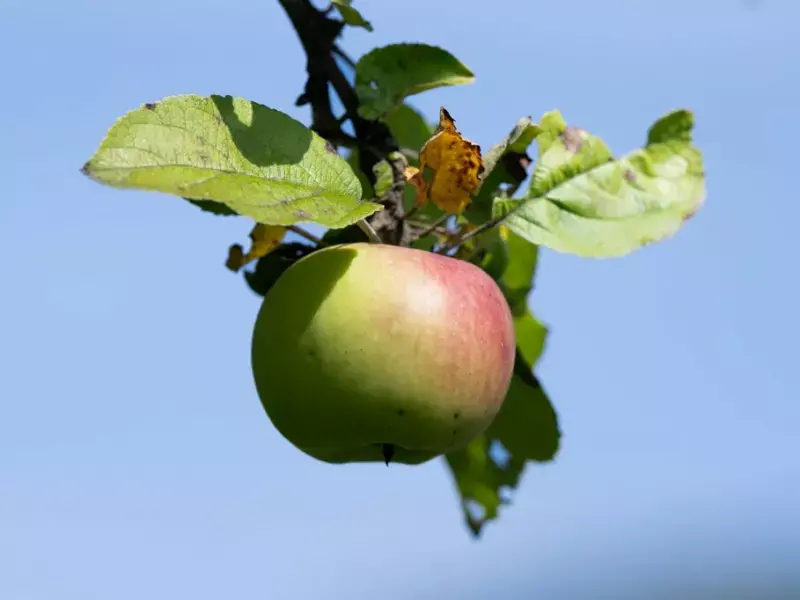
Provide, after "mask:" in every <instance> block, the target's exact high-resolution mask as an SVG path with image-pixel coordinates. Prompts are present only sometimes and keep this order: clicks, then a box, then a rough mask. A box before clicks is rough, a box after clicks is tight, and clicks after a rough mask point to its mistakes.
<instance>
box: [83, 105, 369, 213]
mask: <svg viewBox="0 0 800 600" xmlns="http://www.w3.org/2000/svg"><path fill="white" fill-rule="evenodd" d="M83 172H84V173H85V174H86V175H88V176H89V177H91V178H92V179H94V180H95V181H98V182H100V183H103V184H106V185H109V186H112V187H117V188H134V189H140V190H151V191H158V192H164V193H167V194H174V195H176V196H181V197H184V198H188V199H190V200H206V201H207V200H214V201H216V202H221V203H223V204H225V205H226V206H228V207H229V208H230V209H231V210H233V211H235V212H236V213H238V214H241V215H245V216H248V217H251V218H253V219H255V220H256V221H258V222H260V223H266V224H272V225H292V224H294V223H297V222H299V221H314V222H317V223H319V224H321V225H324V226H326V227H344V226H345V225H349V224H351V223H355V222H356V221H358V220H359V219H362V218H364V217H366V216H369V215H371V214H372V213H374V212H376V211H378V210H380V209H381V206H380V205H378V204H374V203H371V202H362V200H361V186H360V184H359V182H358V178H357V177H356V175H355V173H353V171H352V169H350V167H349V166H348V165H347V163H346V162H345V160H344V159H343V158H341V157H340V156H339V155H338V154H337V153H336V151H335V150H333V148H332V147H330V145H328V144H327V143H326V141H325V140H324V139H323V138H321V137H320V136H319V135H317V134H316V133H314V132H312V131H311V130H310V129H308V128H307V127H305V126H304V125H303V124H302V123H300V122H299V121H296V120H294V119H292V118H291V117H289V116H288V115H286V114H284V113H282V112H279V111H277V110H273V109H271V108H267V107H266V106H262V105H260V104H256V103H253V102H249V101H247V100H243V99H240V98H232V97H231V96H211V97H210V98H205V97H201V96H193V95H188V96H172V97H169V98H167V99H165V100H163V101H162V102H159V103H156V104H147V105H144V106H142V107H141V108H139V109H137V110H134V111H131V112H129V113H128V114H126V115H125V116H123V117H122V118H121V119H119V120H118V121H117V122H116V123H115V124H114V125H113V126H112V128H111V129H110V131H109V132H108V135H107V136H106V138H105V139H104V140H103V142H102V143H101V144H100V147H99V149H98V150H97V152H96V153H95V154H94V156H93V157H92V158H91V159H90V160H89V162H87V163H86V165H85V166H84V168H83Z"/></svg>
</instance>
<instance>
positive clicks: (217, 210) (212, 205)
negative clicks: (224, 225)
mask: <svg viewBox="0 0 800 600" xmlns="http://www.w3.org/2000/svg"><path fill="white" fill-rule="evenodd" d="M185 200H188V201H189V202H191V203H192V204H194V205H195V206H196V207H198V208H199V209H200V210H202V211H203V212H208V213H212V214H214V215H219V216H224V217H232V216H234V215H238V214H239V213H237V212H236V211H235V210H231V209H230V208H228V207H227V206H226V205H225V204H222V202H214V201H213V200H192V199H191V198H185Z"/></svg>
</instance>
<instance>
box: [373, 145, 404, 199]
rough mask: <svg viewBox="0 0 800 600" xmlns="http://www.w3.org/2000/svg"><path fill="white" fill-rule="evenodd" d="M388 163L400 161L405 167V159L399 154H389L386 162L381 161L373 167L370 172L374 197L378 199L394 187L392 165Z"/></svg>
mask: <svg viewBox="0 0 800 600" xmlns="http://www.w3.org/2000/svg"><path fill="white" fill-rule="evenodd" d="M389 161H400V162H401V163H402V164H403V165H407V164H408V161H407V160H406V157H405V156H404V155H403V154H402V153H400V152H391V153H389V156H388V160H381V161H379V162H378V163H377V164H375V166H374V167H372V172H373V174H374V175H375V195H376V196H378V197H379V198H380V197H381V196H383V195H384V194H385V193H387V192H388V191H389V190H390V189H391V188H392V186H393V185H394V173H393V172H392V165H391V164H389Z"/></svg>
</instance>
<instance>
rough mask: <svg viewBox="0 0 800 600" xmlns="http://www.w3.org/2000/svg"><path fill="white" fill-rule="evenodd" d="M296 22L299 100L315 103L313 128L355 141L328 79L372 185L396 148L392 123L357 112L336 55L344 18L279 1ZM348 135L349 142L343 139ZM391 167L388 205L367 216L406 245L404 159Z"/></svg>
mask: <svg viewBox="0 0 800 600" xmlns="http://www.w3.org/2000/svg"><path fill="white" fill-rule="evenodd" d="M278 1H279V2H280V4H281V6H282V7H283V9H284V11H286V14H287V15H288V17H289V20H290V21H291V23H292V25H293V26H294V29H295V31H296V32H297V36H298V37H299V38H300V43H301V44H302V46H303V49H304V50H305V53H306V58H307V62H306V71H307V72H308V81H307V82H306V86H305V91H304V92H303V94H302V95H301V96H300V97H299V98H298V99H297V105H298V106H303V105H305V104H310V105H311V115H312V129H313V130H314V131H316V132H317V133H318V134H319V135H321V136H322V137H324V138H326V139H328V140H329V141H330V142H331V143H334V144H336V143H337V141H338V142H340V143H339V144H338V145H348V146H352V145H353V144H352V142H353V140H351V139H348V138H349V136H347V134H346V133H344V132H343V131H342V128H341V122H340V121H339V120H338V119H337V118H336V117H335V116H334V114H333V110H332V108H331V99H330V92H329V87H328V84H330V85H331V86H332V87H333V89H334V91H335V92H336V95H337V96H338V97H339V99H340V100H341V102H342V104H343V105H344V107H345V111H346V113H347V118H348V119H349V120H350V122H351V123H352V124H353V130H354V131H355V138H356V139H355V140H354V145H355V149H356V150H358V161H359V168H360V169H361V171H362V172H363V173H364V174H365V175H366V177H367V179H368V180H369V182H370V184H372V185H374V184H375V174H374V172H373V167H374V166H375V165H376V164H377V163H378V162H380V161H381V160H388V156H389V154H390V153H392V152H395V151H397V150H398V146H397V142H396V141H395V139H394V138H393V137H392V134H391V132H390V131H389V127H388V126H387V125H386V123H383V122H382V121H371V120H368V119H364V118H362V117H361V116H360V115H359V114H358V104H359V103H358V95H357V94H356V92H355V90H354V89H353V86H352V85H351V84H350V82H349V81H348V79H347V77H346V76H345V74H344V73H343V72H342V70H341V69H340V68H339V65H338V64H337V62H336V58H335V55H336V54H338V55H340V56H341V55H343V54H344V53H343V52H342V51H341V50H340V49H339V48H338V46H337V45H336V39H337V38H338V37H339V35H340V34H341V32H342V28H343V27H344V23H343V22H342V21H339V20H336V19H332V18H330V17H328V16H327V14H326V13H325V12H324V11H320V10H319V9H317V8H316V7H315V6H313V5H312V4H311V2H310V1H309V0H278ZM344 140H346V141H347V142H349V143H344V144H343V143H341V142H342V141H344ZM389 162H390V164H391V166H392V175H393V181H394V183H393V185H392V187H391V188H390V189H389V191H387V192H386V193H385V194H384V195H383V196H381V197H380V198H378V199H377V202H379V203H380V204H382V205H383V206H384V208H385V210H383V211H380V212H378V213H375V214H374V215H372V216H370V217H369V219H368V221H369V223H370V225H371V226H372V227H373V229H375V231H376V232H377V234H378V235H379V236H380V238H381V239H382V240H383V241H384V242H385V243H389V244H397V245H408V244H410V242H411V237H410V233H411V232H410V229H411V228H409V227H406V226H405V225H404V223H403V220H402V217H403V214H404V206H403V200H404V189H405V177H404V176H403V166H402V164H401V163H400V161H389Z"/></svg>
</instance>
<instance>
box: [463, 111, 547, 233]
mask: <svg viewBox="0 0 800 600" xmlns="http://www.w3.org/2000/svg"><path fill="white" fill-rule="evenodd" d="M539 133H541V128H540V127H539V126H538V125H536V124H535V123H533V121H531V119H530V117H526V118H524V119H520V120H519V121H518V122H517V124H516V125H515V126H514V128H513V129H512V130H511V131H510V132H509V133H508V135H507V136H506V137H505V139H504V140H502V141H501V142H499V143H498V144H495V145H494V146H492V147H491V148H490V149H489V151H488V152H487V153H486V156H485V157H484V159H483V165H484V172H483V176H482V177H481V186H480V188H479V189H478V193H477V194H476V195H475V198H474V199H473V201H472V204H470V206H469V208H468V209H467V210H466V211H465V213H464V214H465V216H466V217H467V218H468V219H469V220H470V221H472V222H473V223H483V222H485V221H488V220H489V219H491V216H492V199H493V198H494V196H495V194H496V193H497V191H498V188H499V187H500V186H501V185H503V184H504V183H514V184H519V183H522V181H524V180H525V178H526V177H527V168H528V165H529V164H530V162H531V161H530V157H528V155H527V150H528V146H530V145H531V143H532V142H533V140H534V139H536V136H537V135H539Z"/></svg>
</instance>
